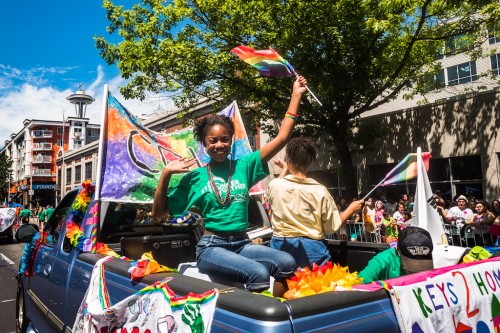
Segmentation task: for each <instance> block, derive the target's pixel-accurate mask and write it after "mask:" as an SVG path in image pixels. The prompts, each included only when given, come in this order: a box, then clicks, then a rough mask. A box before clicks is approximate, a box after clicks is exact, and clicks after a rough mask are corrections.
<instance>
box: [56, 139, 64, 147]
mask: <svg viewBox="0 0 500 333" xmlns="http://www.w3.org/2000/svg"><path fill="white" fill-rule="evenodd" d="M57 145H58V146H59V147H62V145H63V140H61V139H57Z"/></svg>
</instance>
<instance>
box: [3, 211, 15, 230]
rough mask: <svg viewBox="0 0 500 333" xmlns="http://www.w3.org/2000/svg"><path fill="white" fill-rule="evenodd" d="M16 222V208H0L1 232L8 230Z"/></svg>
mask: <svg viewBox="0 0 500 333" xmlns="http://www.w3.org/2000/svg"><path fill="white" fill-rule="evenodd" d="M15 221H16V209H15V208H0V232H2V231H5V230H7V228H9V227H10V226H11V225H13V224H14V222H15Z"/></svg>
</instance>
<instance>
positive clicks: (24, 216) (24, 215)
mask: <svg viewBox="0 0 500 333" xmlns="http://www.w3.org/2000/svg"><path fill="white" fill-rule="evenodd" d="M31 216H32V214H31V210H30V209H29V207H28V205H25V206H24V209H23V210H22V211H21V212H20V213H19V217H20V218H21V222H22V223H29V222H30V217H31Z"/></svg>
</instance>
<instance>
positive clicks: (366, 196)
mask: <svg viewBox="0 0 500 333" xmlns="http://www.w3.org/2000/svg"><path fill="white" fill-rule="evenodd" d="M386 178H387V177H386ZM384 181H385V178H384V179H382V180H381V181H380V183H378V184H377V185H376V186H375V187H374V188H372V189H371V190H370V192H368V193H367V194H366V195H365V196H364V197H363V201H365V200H366V198H368V196H369V195H370V194H371V193H372V192H373V191H375V189H376V188H377V187H379V186H380V185H381V184H382V183H383V182H384Z"/></svg>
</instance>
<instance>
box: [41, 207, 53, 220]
mask: <svg viewBox="0 0 500 333" xmlns="http://www.w3.org/2000/svg"><path fill="white" fill-rule="evenodd" d="M53 212H54V208H53V207H49V208H47V209H45V210H44V211H43V213H44V215H43V217H44V219H45V220H44V221H45V222H47V221H48V220H49V219H50V217H51V216H52V213H53Z"/></svg>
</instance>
